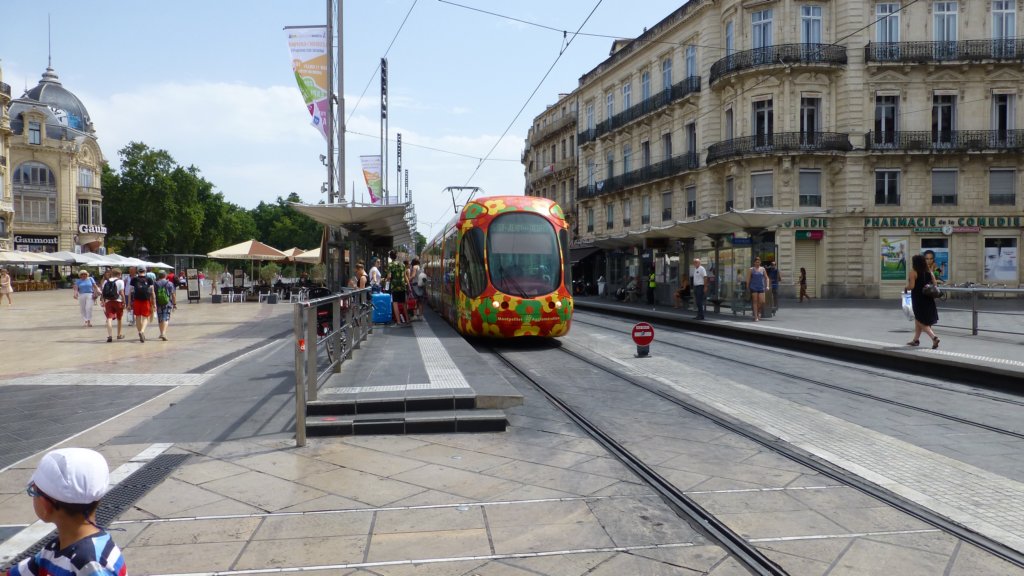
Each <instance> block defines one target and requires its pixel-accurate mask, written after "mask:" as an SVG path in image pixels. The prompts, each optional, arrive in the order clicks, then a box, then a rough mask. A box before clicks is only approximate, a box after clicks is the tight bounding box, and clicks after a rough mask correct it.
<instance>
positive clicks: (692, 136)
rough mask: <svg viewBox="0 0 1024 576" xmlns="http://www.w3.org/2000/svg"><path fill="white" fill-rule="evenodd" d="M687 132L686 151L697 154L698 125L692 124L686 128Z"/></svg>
mask: <svg viewBox="0 0 1024 576" xmlns="http://www.w3.org/2000/svg"><path fill="white" fill-rule="evenodd" d="M683 129H684V131H685V132H686V151H687V152H689V153H690V154H696V153H697V123H696V122H690V123H689V124H687V125H686V126H685V127H684V128H683Z"/></svg>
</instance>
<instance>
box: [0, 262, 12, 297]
mask: <svg viewBox="0 0 1024 576" xmlns="http://www.w3.org/2000/svg"><path fill="white" fill-rule="evenodd" d="M13 293H14V286H13V285H12V284H11V275H10V274H9V273H8V272H7V270H6V269H3V268H0V304H3V299H4V296H6V297H7V305H8V306H14V302H11V294H13Z"/></svg>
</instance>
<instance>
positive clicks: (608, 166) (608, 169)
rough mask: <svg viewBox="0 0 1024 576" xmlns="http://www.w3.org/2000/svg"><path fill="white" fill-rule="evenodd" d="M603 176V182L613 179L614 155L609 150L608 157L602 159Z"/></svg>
mask: <svg viewBox="0 0 1024 576" xmlns="http://www.w3.org/2000/svg"><path fill="white" fill-rule="evenodd" d="M604 174H605V176H604V177H605V180H611V179H612V178H614V177H615V153H614V152H612V151H611V150H609V151H608V155H607V156H605V158H604Z"/></svg>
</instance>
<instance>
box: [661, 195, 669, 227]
mask: <svg viewBox="0 0 1024 576" xmlns="http://www.w3.org/2000/svg"><path fill="white" fill-rule="evenodd" d="M671 219H672V191H671V190H670V191H668V192H662V193H661V221H662V222H665V221H666V220H671Z"/></svg>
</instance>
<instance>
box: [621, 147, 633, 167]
mask: <svg viewBox="0 0 1024 576" xmlns="http://www.w3.org/2000/svg"><path fill="white" fill-rule="evenodd" d="M632 170H633V145H632V144H623V145H622V173H623V174H629V173H630V172H631V171H632Z"/></svg>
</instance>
